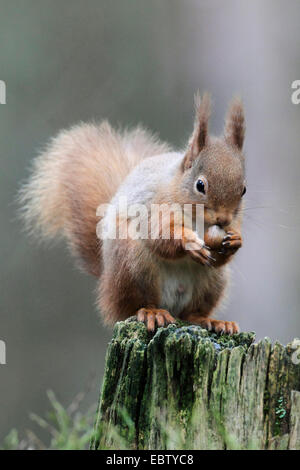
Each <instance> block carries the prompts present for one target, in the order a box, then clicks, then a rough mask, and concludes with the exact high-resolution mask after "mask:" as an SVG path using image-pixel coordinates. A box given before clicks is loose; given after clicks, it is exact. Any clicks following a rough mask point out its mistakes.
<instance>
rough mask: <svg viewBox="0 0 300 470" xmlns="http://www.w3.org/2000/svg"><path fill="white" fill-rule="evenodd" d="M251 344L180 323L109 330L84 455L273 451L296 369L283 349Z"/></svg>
mask: <svg viewBox="0 0 300 470" xmlns="http://www.w3.org/2000/svg"><path fill="white" fill-rule="evenodd" d="M254 338H255V335H254V333H240V334H236V335H233V336H228V335H217V334H216V333H212V332H208V331H207V330H205V329H203V328H201V327H200V326H196V325H192V324H189V323H186V322H182V321H180V320H178V321H177V322H176V324H172V325H169V326H168V327H167V328H159V329H158V330H157V331H156V332H155V333H152V334H150V333H149V332H148V331H147V329H146V327H145V326H144V324H142V323H138V322H137V321H136V319H135V318H134V317H133V318H130V319H128V320H126V321H124V322H119V323H117V324H116V326H115V329H114V336H113V339H112V341H111V343H110V345H109V348H108V352H107V359H106V371H105V377H104V383H103V388H102V394H101V399H100V405H99V411H98V417H97V422H96V427H95V429H96V432H95V438H94V440H93V443H92V448H95V449H98V448H100V449H101V448H102V449H103V448H118V447H120V446H121V447H123V448H124V446H125V448H129V449H135V448H139V449H170V450H171V449H186V448H190V449H193V448H194V449H224V448H228V449H238V448H241V449H243V448H261V449H264V448H266V447H267V446H268V443H270V442H273V444H272V445H274V440H273V441H272V439H273V438H274V436H276V435H278V436H280V435H284V434H286V433H288V431H289V412H290V406H291V405H290V394H291V390H299V389H300V367H299V365H298V366H297V365H294V364H293V363H292V361H291V352H290V351H289V349H288V348H284V347H283V346H282V345H280V344H279V343H276V344H275V345H274V347H272V345H271V342H270V341H269V340H268V339H264V340H262V341H260V342H259V343H258V344H253V341H254ZM284 442H285V441H284Z"/></svg>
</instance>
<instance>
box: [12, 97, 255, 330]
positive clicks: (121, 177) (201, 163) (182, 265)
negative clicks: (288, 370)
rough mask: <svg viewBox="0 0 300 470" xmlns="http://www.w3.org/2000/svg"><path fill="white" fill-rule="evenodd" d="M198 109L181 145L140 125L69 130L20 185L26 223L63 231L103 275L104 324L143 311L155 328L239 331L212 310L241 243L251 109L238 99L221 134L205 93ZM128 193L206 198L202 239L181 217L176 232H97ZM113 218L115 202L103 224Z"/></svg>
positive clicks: (191, 200)
mask: <svg viewBox="0 0 300 470" xmlns="http://www.w3.org/2000/svg"><path fill="white" fill-rule="evenodd" d="M195 109H196V117H195V124H194V131H193V133H192V136H191V138H190V140H189V142H188V145H187V148H186V150H185V151H184V152H175V151H172V149H171V148H170V146H169V145H168V144H166V143H164V142H160V141H159V140H158V139H157V138H156V137H154V136H153V135H152V134H150V133H149V132H148V131H145V130H143V129H142V128H140V127H138V128H136V129H134V130H131V131H124V132H121V131H118V132H117V131H115V130H113V129H112V127H111V126H110V125H109V124H108V123H107V122H106V121H105V122H102V123H100V124H99V125H95V124H80V125H78V126H75V127H72V128H71V129H69V130H63V131H61V132H60V133H59V134H58V136H57V137H55V138H54V139H53V140H52V141H51V142H50V144H49V145H48V147H47V148H46V149H45V151H44V152H43V154H42V155H40V156H38V157H37V158H36V159H35V160H34V162H33V171H32V174H31V177H30V179H29V181H28V183H27V184H25V186H24V187H23V189H22V191H21V199H22V204H23V208H24V211H23V212H24V216H25V220H26V223H27V224H28V226H29V227H30V228H31V229H34V231H37V233H38V234H40V235H41V236H46V237H53V236H54V235H58V234H62V235H63V236H64V237H65V239H66V240H67V243H68V245H69V247H70V249H71V252H72V253H73V254H74V255H75V257H76V258H77V259H78V260H79V261H80V263H81V266H82V267H83V268H84V269H85V270H86V271H88V272H89V273H91V274H93V275H94V276H96V277H97V278H98V279H99V289H98V305H99V309H100V312H101V314H102V316H103V319H104V321H105V322H106V323H107V324H113V323H114V322H116V321H119V320H124V319H126V318H128V317H130V316H132V315H136V318H137V320H138V321H141V322H144V323H145V324H146V326H147V328H148V330H149V331H154V330H155V329H156V328H157V327H163V326H167V325H168V324H170V323H174V322H175V318H176V317H178V318H181V319H182V320H184V321H188V322H191V323H193V324H198V325H201V326H202V327H203V328H207V329H208V330H213V331H215V332H217V333H227V334H234V333H237V332H238V326H237V324H236V323H235V322H233V321H221V320H216V319H213V318H211V314H212V313H213V311H214V310H215V309H216V307H217V305H218V304H219V303H220V301H221V300H222V299H223V298H224V295H225V291H226V286H227V284H228V276H229V270H228V262H229V261H230V260H231V259H232V258H233V256H234V254H235V253H236V251H237V250H238V249H239V248H240V247H241V246H242V236H241V222H242V220H241V219H242V210H241V209H242V196H243V195H244V194H245V191H246V186H245V165H244V155H243V151H242V148H243V142H244V134H245V119H244V111H243V106H242V103H241V101H240V100H239V99H238V98H235V99H234V100H233V101H232V103H231V104H230V106H229V109H228V112H227V116H226V120H225V127H224V133H223V135H222V136H221V137H218V138H216V137H212V136H210V135H209V133H208V121H209V117H210V97H209V95H208V94H204V95H203V97H202V99H201V98H200V96H199V94H197V95H196V99H195ZM121 196H122V197H123V196H126V197H127V198H128V201H129V203H139V204H145V205H146V206H149V204H150V203H157V204H171V203H172V204H173V203H176V204H177V205H178V204H179V206H180V207H183V205H185V204H191V205H192V206H195V205H196V204H203V205H204V240H202V239H201V238H200V237H199V234H198V233H197V232H196V231H195V230H194V229H193V228H192V227H186V226H183V225H181V224H180V225H178V224H177V225H176V223H175V221H174V220H173V221H171V235H172V236H170V237H169V239H164V238H163V237H161V236H158V237H157V238H155V239H151V238H150V239H149V238H147V239H132V238H130V237H129V238H122V239H120V238H119V239H118V238H116V239H115V240H109V239H104V240H101V238H100V239H99V237H98V236H97V233H96V227H97V224H98V222H99V216H98V215H97V208H98V207H99V205H100V204H105V203H111V204H110V207H114V205H116V204H117V202H118V200H119V199H120V197H121ZM110 217H111V215H110V210H109V209H108V211H107V213H104V214H102V221H101V223H103V222H105V221H106V222H109V220H110ZM120 220H121V219H119V223H121V222H120ZM117 222H118V221H117ZM179 232H180V233H181V235H182V236H181V237H175V234H176V233H177V234H178V233H179ZM191 243H192V249H191V248H190V247H191V245H190V244H191ZM188 244H189V248H188Z"/></svg>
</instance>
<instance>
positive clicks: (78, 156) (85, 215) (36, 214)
mask: <svg viewBox="0 0 300 470" xmlns="http://www.w3.org/2000/svg"><path fill="white" fill-rule="evenodd" d="M167 151H169V147H168V145H167V144H165V143H162V142H159V141H158V139H157V138H156V137H154V136H152V135H151V134H150V133H148V132H147V131H145V130H143V129H141V128H136V129H134V130H131V131H124V132H117V131H115V130H113V129H112V127H111V126H110V125H109V124H108V123H107V122H103V123H101V124H100V125H96V124H80V125H78V126H75V127H72V128H71V129H70V130H67V131H62V132H60V133H59V134H58V136H57V137H55V138H54V139H53V140H52V141H51V142H50V144H49V145H48V147H47V148H46V150H45V151H44V152H43V153H42V154H41V155H40V156H38V157H37V158H36V159H35V160H34V162H33V171H32V175H31V177H30V179H29V181H28V183H27V184H25V185H24V186H23V188H22V189H21V195H20V197H21V204H22V208H23V214H24V219H25V222H26V225H27V228H29V229H30V231H32V232H37V233H38V234H39V235H40V236H44V237H48V238H52V237H54V236H56V235H58V234H62V235H64V236H65V238H66V239H67V241H68V244H69V246H70V248H71V250H72V253H73V254H75V255H76V256H77V257H78V258H79V259H80V260H81V262H82V264H83V267H84V268H85V269H86V270H87V271H88V272H90V273H92V274H94V275H96V276H98V275H99V274H100V271H101V246H100V243H101V242H100V240H99V239H98V238H97V235H96V226H97V223H98V222H99V217H98V216H96V211H97V208H98V206H99V204H103V203H107V202H109V201H110V200H111V198H112V197H113V195H114V194H115V193H116V191H117V189H118V187H119V186H120V184H121V183H122V181H123V180H124V178H125V177H126V176H127V175H128V173H130V171H131V170H132V169H133V168H134V167H135V166H136V165H137V164H138V163H139V161H141V160H142V159H143V158H146V157H149V156H152V155H157V154H160V153H164V152H167Z"/></svg>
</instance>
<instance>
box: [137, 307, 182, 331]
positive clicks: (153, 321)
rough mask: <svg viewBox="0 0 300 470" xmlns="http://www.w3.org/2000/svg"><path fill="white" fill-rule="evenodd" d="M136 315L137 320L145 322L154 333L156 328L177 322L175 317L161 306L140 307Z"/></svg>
mask: <svg viewBox="0 0 300 470" xmlns="http://www.w3.org/2000/svg"><path fill="white" fill-rule="evenodd" d="M136 316H137V321H139V322H142V323H144V324H145V325H146V328H147V330H148V331H149V332H150V333H153V332H154V331H155V330H156V328H160V327H165V326H168V325H170V324H171V323H175V318H174V317H172V315H171V314H170V313H169V312H168V311H167V310H163V309H159V308H151V307H150V308H140V309H139V310H138V311H137V314H136Z"/></svg>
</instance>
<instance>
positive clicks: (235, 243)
mask: <svg viewBox="0 0 300 470" xmlns="http://www.w3.org/2000/svg"><path fill="white" fill-rule="evenodd" d="M242 244H243V240H242V237H241V234H240V233H238V232H233V231H230V232H227V233H226V235H225V236H224V238H223V241H222V245H221V250H220V254H222V255H232V254H234V253H235V252H236V251H237V250H238V249H239V248H241V246H242Z"/></svg>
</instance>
